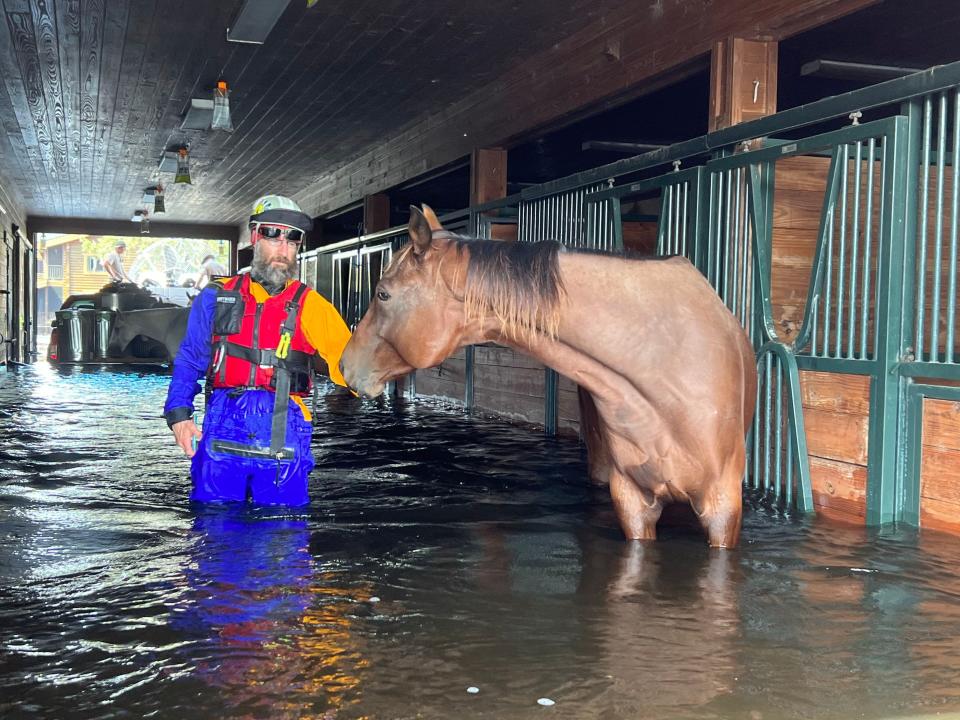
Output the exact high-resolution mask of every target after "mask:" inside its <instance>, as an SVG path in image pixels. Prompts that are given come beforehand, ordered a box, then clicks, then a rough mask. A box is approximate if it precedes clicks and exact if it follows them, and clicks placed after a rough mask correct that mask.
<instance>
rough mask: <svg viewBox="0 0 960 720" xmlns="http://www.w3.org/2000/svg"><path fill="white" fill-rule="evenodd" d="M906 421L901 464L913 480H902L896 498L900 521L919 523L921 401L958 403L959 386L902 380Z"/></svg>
mask: <svg viewBox="0 0 960 720" xmlns="http://www.w3.org/2000/svg"><path fill="white" fill-rule="evenodd" d="M905 396H906V406H907V412H906V421H905V422H904V424H903V425H904V430H905V436H906V437H905V445H906V447H905V451H904V464H905V465H906V470H907V472H906V476H907V477H910V478H913V479H915V482H911V483H906V484H904V485H903V487H902V488H900V495H899V497H898V498H897V501H898V504H899V505H900V508H901V512H900V518H899V519H900V520H902V521H903V522H905V523H907V524H909V525H915V526H918V525H920V490H921V487H920V469H921V464H922V461H923V401H924V400H925V399H927V398H930V399H937V400H949V401H952V402H957V403H960V387H951V386H947V385H926V384H923V383H914V382H913V381H912V380H909V381H907V383H906V390H905Z"/></svg>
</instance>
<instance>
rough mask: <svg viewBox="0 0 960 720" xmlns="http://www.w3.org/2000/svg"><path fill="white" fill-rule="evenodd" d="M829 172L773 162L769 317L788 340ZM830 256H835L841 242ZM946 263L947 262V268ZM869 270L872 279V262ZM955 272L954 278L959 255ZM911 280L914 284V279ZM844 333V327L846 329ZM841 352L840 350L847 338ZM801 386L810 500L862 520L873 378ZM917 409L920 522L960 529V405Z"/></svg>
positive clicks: (822, 162)
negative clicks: (919, 418) (919, 421)
mask: <svg viewBox="0 0 960 720" xmlns="http://www.w3.org/2000/svg"><path fill="white" fill-rule="evenodd" d="M877 165H878V164H877ZM828 168H829V159H827V158H820V157H796V158H789V159H786V160H782V161H780V162H779V163H778V164H777V174H776V178H775V198H774V223H773V252H772V261H771V262H772V288H771V289H772V302H773V312H774V322H775V324H776V326H777V329H778V330H779V331H780V332H781V334H782V337H784V338H785V339H788V340H789V339H793V338H794V337H796V334H797V333H798V332H799V330H800V326H801V324H802V321H803V312H804V306H805V304H806V298H807V290H808V286H809V280H810V271H811V268H812V266H813V256H814V252H815V250H816V240H817V232H818V230H819V223H820V212H821V208H822V205H823V196H824V190H825V187H826V176H827V170H828ZM851 172H852V170H851ZM949 175H950V174H949V173H948V174H947V176H946V177H945V182H944V188H943V193H942V194H943V197H946V198H949V197H951V194H952V183H951V181H950V176H949ZM928 180H929V197H928V201H927V204H926V206H924V205H923V202H922V197H921V202H920V204H919V207H918V222H917V228H918V233H919V234H918V238H917V254H918V258H919V257H920V253H921V248H922V247H924V246H925V248H926V253H925V254H926V258H927V261H926V267H925V268H924V271H923V274H924V277H925V288H924V293H923V298H922V303H923V306H924V308H925V316H926V318H927V323H928V326H927V327H928V329H927V333H929V322H930V319H929V318H930V317H931V308H932V307H933V304H934V282H933V279H934V265H933V260H932V258H933V257H934V255H935V253H936V234H935V231H934V225H935V222H934V219H935V217H936V215H935V213H936V200H937V197H938V188H937V177H936V168H935V167H934V168H930V170H929V171H928ZM874 182H875V184H876V185H877V187H879V182H880V177H879V166H877V167H876V169H875V172H874ZM848 185H849V188H850V189H849V193H850V195H849V196H848V200H851V201H852V193H853V183H852V181H851V182H850V183H849V184H848ZM918 191H919V188H918ZM924 213H925V214H926V216H927V220H928V222H927V234H926V236H925V237H924V236H923V235H922V228H923V223H922V222H921V219H922V217H923V214H924ZM951 220H952V218H951V214H950V211H949V207H945V213H944V217H943V221H942V222H943V227H950V224H951ZM870 228H871V230H872V233H873V234H872V237H873V238H874V239H876V238H878V237H879V217H878V209H875V211H874V217H873V218H871V223H870ZM863 230H864V228H861V233H862V232H863ZM847 231H848V237H849V236H850V234H851V233H852V228H850V227H848V228H847ZM948 243H949V233H944V234H943V237H942V239H941V248H940V251H941V255H942V257H943V258H944V259H946V258H948V257H949V254H948V253H949V246H948ZM861 247H862V246H861ZM834 252H835V253H836V252H838V250H837V248H835V249H834ZM835 260H836V256H835ZM837 266H838V263H837V262H834V267H835V268H836V267H837ZM947 267H948V265H947V261H946V260H945V261H944V268H947ZM870 272H871V275H872V276H873V277H875V273H876V265H875V263H874V265H873V266H872V267H871V268H870ZM942 272H943V275H942V276H941V278H942V280H945V276H946V273H947V272H948V270H946V269H944V270H943V271H942ZM957 272H958V274H960V260H958V268H957ZM918 276H919V272H918ZM836 280H837V278H836V276H835V277H834V283H833V284H834V287H836V285H837V282H836ZM915 280H919V277H918V278H915ZM874 287H875V285H874ZM948 292H949V285H948V283H947V282H945V281H942V282H941V284H940V298H939V302H940V316H939V327H938V328H937V331H938V332H937V338H938V350H939V352H941V353H942V352H943V351H944V350H945V346H946V331H947V327H946V322H947V318H946V313H945V308H946V304H947V300H948ZM919 301H920V298H918V302H919ZM857 314H859V304H858V305H857ZM873 323H874V308H873V307H872V306H871V307H869V308H868V327H869V328H870V333H871V337H872V331H873ZM843 329H844V331H845V330H846V326H845V325H844V326H843ZM928 347H929V341H928ZM843 349H844V351H845V350H846V348H845V341H844V347H843ZM954 356H955V357H960V332H958V333H957V335H956V340H955V347H954ZM927 382H934V383H936V382H937V381H936V380H929V381H927ZM801 386H802V392H803V405H804V418H805V423H806V430H807V443H808V449H809V454H810V469H811V480H812V484H813V492H814V503H815V505H816V507H817V509H818V511H820V512H822V513H823V514H825V515H829V516H832V517H835V518H839V519H844V520H850V521H854V522H863V521H864V519H865V516H866V476H867V472H866V463H867V442H868V413H869V400H870V382H869V378H868V377H862V376H855V375H843V374H831V373H813V372H801ZM923 412H924V417H923V440H922V468H923V469H922V473H921V502H920V505H921V507H920V516H921V525H922V526H924V527H935V528H937V529H942V530H943V529H949V530H951V531H953V532H960V463H958V462H957V461H958V460H960V455H958V451H957V447H958V445H960V443H958V442H957V440H956V438H957V437H958V434H957V430H958V427H957V422H956V420H955V419H956V418H957V417H960V403H954V402H948V401H945V400H932V399H928V400H926V401H925V403H924V405H923Z"/></svg>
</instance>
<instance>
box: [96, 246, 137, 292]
mask: <svg viewBox="0 0 960 720" xmlns="http://www.w3.org/2000/svg"><path fill="white" fill-rule="evenodd" d="M113 247H114V249H113V252H112V253H110V254H109V255H107V256H106V257H105V258H104V259H103V261H102V264H103V269H104V270H106V271H107V275H109V276H110V279H111V280H112V281H113V282H118V283H121V282H127V283H128V282H133V281H132V280H131V279H130V277H129V276H128V275H127V271H126V270H124V269H123V253H125V252H126V251H127V243H126V242H125V241H123V240H121V239H119V238H118V239H117V242H116V243H115V244H114V246H113Z"/></svg>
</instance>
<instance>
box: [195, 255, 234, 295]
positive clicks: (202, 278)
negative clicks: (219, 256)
mask: <svg viewBox="0 0 960 720" xmlns="http://www.w3.org/2000/svg"><path fill="white" fill-rule="evenodd" d="M225 275H227V269H226V268H225V267H224V266H223V265H221V264H220V263H218V262H217V261H216V258H214V257H213V255H207V256H206V257H204V258H203V262H201V263H200V275H199V276H198V277H197V287H198V288H204V287H206V286H207V283H209V282H210V281H211V280H213V279H214V278H215V277H223V276H225Z"/></svg>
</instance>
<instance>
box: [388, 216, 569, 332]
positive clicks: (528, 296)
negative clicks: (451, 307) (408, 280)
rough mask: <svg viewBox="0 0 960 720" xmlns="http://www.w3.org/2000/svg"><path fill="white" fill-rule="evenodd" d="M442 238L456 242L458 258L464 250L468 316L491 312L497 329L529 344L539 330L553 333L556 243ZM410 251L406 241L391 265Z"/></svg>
mask: <svg viewBox="0 0 960 720" xmlns="http://www.w3.org/2000/svg"><path fill="white" fill-rule="evenodd" d="M443 237H444V238H445V239H449V240H451V241H453V242H454V243H455V247H456V252H457V255H458V256H462V255H463V253H464V252H466V253H467V254H468V258H469V259H468V261H467V277H466V287H465V292H464V306H465V307H464V311H465V314H466V317H467V319H468V320H469V319H471V318H478V317H480V316H481V315H486V314H490V315H492V316H493V317H495V318H496V319H497V322H499V323H500V332H501V333H503V335H504V336H505V337H507V338H509V339H511V340H515V341H525V342H532V341H533V339H534V338H535V337H536V335H537V334H539V333H543V334H545V335H547V336H548V337H550V338H555V337H556V336H557V330H558V327H559V324H560V313H559V304H560V297H561V295H562V294H563V293H564V288H563V281H562V280H561V279H560V270H559V266H558V264H557V253H558V252H561V251H562V250H563V248H562V246H561V245H560V243H558V242H556V241H553V240H547V241H543V242H533V243H530V242H509V241H502V240H483V239H475V238H469V237H464V236H462V235H456V234H454V233H451V232H447V231H444V232H443ZM411 251H412V246H411V245H407V246H406V247H404V248H403V249H402V250H401V251H400V252H399V253H398V254H397V255H396V257H395V258H394V260H393V262H392V263H391V265H392V266H393V265H399V264H400V263H402V262H403V261H404V260H405V259H406V257H407V256H408V255H410V254H411ZM438 276H439V275H438Z"/></svg>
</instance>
